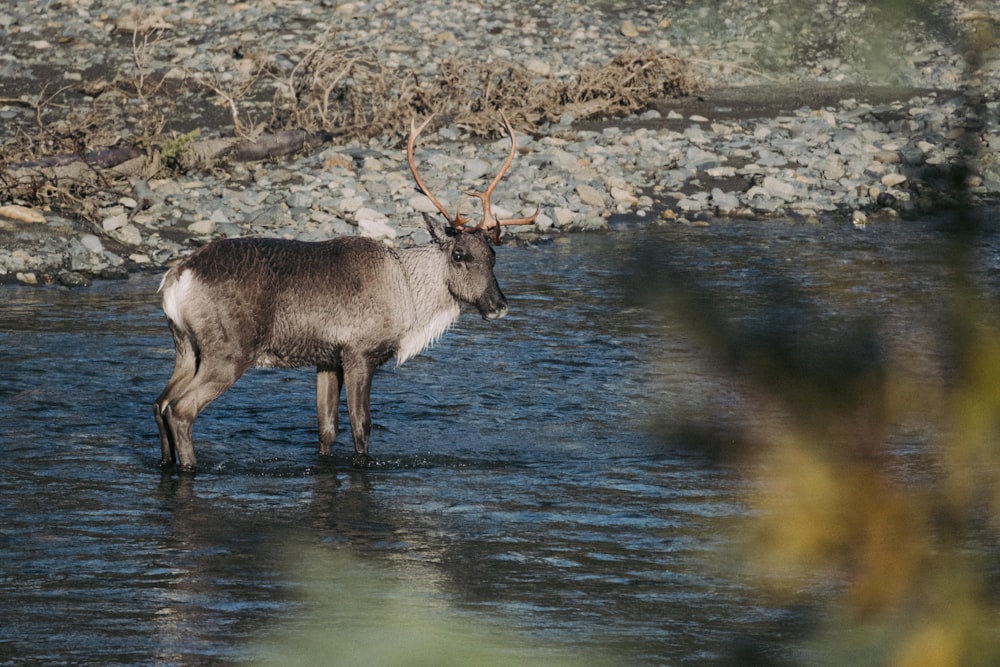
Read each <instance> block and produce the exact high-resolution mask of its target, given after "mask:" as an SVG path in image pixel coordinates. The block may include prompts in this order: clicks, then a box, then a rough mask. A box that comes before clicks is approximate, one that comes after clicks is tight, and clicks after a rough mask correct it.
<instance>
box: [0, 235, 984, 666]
mask: <svg viewBox="0 0 1000 667" xmlns="http://www.w3.org/2000/svg"><path fill="white" fill-rule="evenodd" d="M934 238H935V237H934V232H933V230H932V229H930V228H929V227H925V226H912V225H911V226H909V227H906V226H904V225H902V224H899V225H892V226H885V227H879V226H870V228H869V233H866V234H865V235H859V234H855V233H852V232H850V230H844V229H839V228H833V227H830V228H828V227H822V228H820V227H813V226H805V225H796V224H788V223H782V222H771V223H747V224H741V223H732V224H724V225H719V226H717V227H714V228H711V229H709V230H704V229H695V228H685V227H679V226H678V227H667V228H663V229H659V230H647V231H640V230H619V231H617V232H615V233H611V234H606V235H586V236H577V237H573V238H569V239H560V240H559V241H557V242H555V243H552V244H550V245H546V246H541V247H538V248H501V249H500V250H499V259H498V277H499V279H500V282H501V284H502V285H503V287H504V290H505V292H506V293H507V295H508V296H509V298H510V302H511V313H510V315H509V316H508V318H506V319H505V320H502V321H499V322H496V323H492V324H486V323H483V322H481V321H479V319H478V318H475V317H468V316H467V317H465V318H463V319H461V320H460V321H459V324H458V325H457V326H456V329H455V330H454V331H453V332H451V333H450V334H448V335H447V336H446V337H445V338H444V339H443V340H442V341H441V342H440V343H439V344H438V345H437V346H436V347H435V348H433V349H432V350H430V351H429V353H428V354H426V355H424V356H422V357H420V358H417V359H414V360H412V361H411V362H410V363H408V364H407V365H405V366H404V367H402V368H399V369H395V368H386V369H383V370H382V371H380V372H379V374H378V375H377V376H376V379H375V386H374V390H373V396H372V405H373V419H374V422H375V428H374V431H373V445H372V446H373V450H374V454H375V455H376V456H377V457H378V459H379V462H380V465H379V467H378V468H376V469H374V470H370V471H364V472H358V471H353V470H351V469H350V467H349V465H348V462H349V457H348V452H349V450H350V445H349V443H348V442H347V439H346V434H344V436H342V438H341V441H340V442H339V443H338V446H339V449H338V456H337V457H335V458H334V459H333V460H320V459H319V458H318V457H317V456H316V454H315V448H316V445H315V442H314V439H315V436H314V419H315V416H314V413H313V407H312V406H313V398H312V392H313V376H312V374H311V373H310V372H308V371H277V370H266V371H263V370H262V371H254V372H251V373H249V374H247V376H245V377H244V378H243V379H242V380H241V381H240V382H239V383H237V384H236V386H235V387H234V388H233V389H232V390H230V391H229V392H228V393H227V394H225V395H224V396H223V397H222V398H220V399H219V400H218V401H217V402H216V403H215V404H213V405H212V406H211V407H210V408H209V409H208V410H207V411H206V413H205V415H204V416H203V417H202V418H200V419H199V421H198V424H197V427H196V433H195V435H196V442H197V447H198V454H199V461H200V463H201V464H202V470H201V471H200V472H199V473H198V474H197V475H196V476H193V477H192V476H179V475H175V474H172V473H167V474H162V473H161V472H160V470H159V467H158V466H157V462H158V448H157V443H156V435H155V425H154V423H153V420H152V417H151V407H150V404H151V401H152V399H153V397H155V396H156V394H157V393H158V391H159V389H160V388H161V387H162V384H163V383H164V382H165V381H166V378H167V377H168V376H169V373H170V369H171V366H172V356H173V353H172V350H171V348H170V339H169V335H168V333H167V331H166V327H165V326H164V323H163V319H162V314H161V313H160V312H159V309H158V305H157V300H156V296H155V288H156V284H157V279H158V277H157V276H140V277H137V278H134V279H133V280H130V281H128V282H127V283H110V284H104V285H99V286H96V287H94V288H90V289H87V290H79V291H68V290H58V289H16V288H10V287H0V369H2V374H3V379H4V381H3V382H2V383H0V429H2V433H0V436H2V439H0V447H2V453H3V458H2V463H0V466H2V470H3V475H2V476H0V517H2V518H0V533H2V538H3V539H2V540H0V561H2V562H3V563H4V567H3V569H2V570H0V577H2V581H3V586H4V595H3V597H2V598H0V599H2V601H0V612H2V613H3V615H4V617H5V619H9V620H8V621H6V622H5V623H6V629H7V632H6V633H5V637H4V639H3V641H2V642H0V662H5V663H9V664H20V663H26V662H36V661H41V662H56V661H71V662H99V663H101V664H135V663H138V662H167V663H173V662H178V663H185V664H199V663H205V664H208V663H218V662H227V661H242V660H246V659H250V658H252V657H253V656H254V655H256V652H257V651H258V650H259V649H258V647H259V645H260V642H261V641H262V640H263V639H268V638H271V639H275V638H276V637H278V636H280V632H282V631H283V630H282V629H283V628H287V625H286V624H288V623H290V624H292V625H293V626H295V625H296V624H300V625H305V626H308V625H310V622H311V621H310V614H311V613H313V612H315V607H314V605H313V602H312V601H311V597H310V592H311V590H312V589H314V588H316V587H317V586H319V583H318V582H321V581H322V577H323V576H329V577H331V581H333V580H334V579H335V576H334V574H333V573H331V572H330V571H329V570H330V567H333V566H332V565H331V566H320V567H319V572H314V571H309V572H306V571H305V570H304V569H303V566H302V565H301V564H300V562H299V561H297V560H296V558H297V557H296V553H299V548H300V547H303V545H304V547H303V548H305V549H306V551H305V553H315V552H311V551H308V549H319V553H321V554H326V555H330V556H338V555H345V554H346V555H348V556H350V558H351V559H352V560H353V561H354V562H357V561H360V562H364V563H368V564H370V565H371V567H372V569H371V570H365V572H367V573H368V574H367V575H366V576H369V577H372V579H373V580H372V582H371V585H370V587H369V586H368V585H367V584H366V583H365V581H363V580H362V581H361V582H355V584H354V589H353V590H354V592H355V593H357V591H358V590H359V589H360V591H361V594H362V595H369V596H372V597H375V598H378V599H382V597H385V598H392V599H395V598H398V597H399V595H400V593H399V590H398V589H392V590H390V591H388V592H386V591H385V590H384V589H382V588H380V587H379V584H380V583H384V579H389V580H392V581H401V582H404V583H405V582H406V581H407V578H408V577H411V576H413V577H417V575H413V574H412V573H413V572H417V571H419V572H420V573H422V574H420V575H419V577H417V578H418V579H419V581H420V582H421V583H420V587H419V589H420V591H421V593H420V596H422V597H420V598H419V599H420V600H423V602H422V603H416V602H415V604H418V605H419V604H425V605H428V606H429V607H433V608H434V609H436V610H437V611H436V612H435V613H437V614H441V615H443V616H444V617H446V618H447V617H448V615H449V614H451V615H454V616H455V617H472V618H478V619H481V620H487V621H489V622H495V619H497V618H499V619H502V621H501V623H502V625H503V626H504V627H505V629H507V630H512V631H514V632H517V633H520V636H523V637H527V638H529V639H530V640H533V641H534V643H532V642H531V641H528V642H525V643H524V644H523V645H522V646H521V647H520V648H519V651H521V653H522V655H523V657H525V659H540V658H541V657H543V656H551V655H572V654H575V652H576V651H578V650H580V647H581V646H582V647H584V648H585V647H587V646H593V647H603V648H607V647H610V650H612V651H613V655H615V656H616V659H618V661H620V662H624V663H633V664H664V663H667V664H718V663H731V662H733V661H737V660H738V659H744V658H745V659H746V660H747V661H752V660H753V659H758V658H759V659H765V658H766V659H768V660H771V661H772V662H774V661H779V659H782V656H784V655H785V653H786V651H784V649H783V647H787V646H788V644H783V643H782V640H784V639H789V640H791V639H795V638H796V637H797V636H798V635H799V634H800V633H802V632H805V629H806V628H807V627H808V624H809V623H810V622H812V620H813V619H814V618H815V615H814V614H813V613H812V612H811V611H810V610H808V609H806V608H793V609H791V610H789V608H787V607H782V606H770V605H769V604H768V603H767V602H765V601H762V600H759V599H757V597H756V593H755V590H754V588H753V587H752V586H751V585H750V583H748V581H747V579H746V578H745V577H744V576H743V575H742V574H741V573H739V572H735V571H733V570H732V563H733V561H732V560H731V558H730V556H731V555H732V548H733V545H732V543H731V539H730V536H731V535H732V534H733V531H732V530H730V529H732V528H733V527H734V526H735V527H736V532H737V534H738V532H739V527H740V526H741V525H743V523H744V522H745V521H746V515H747V512H748V506H747V503H746V502H745V497H744V495H745V488H744V487H743V481H742V479H743V475H742V472H743V471H742V470H741V469H740V468H739V466H734V465H720V464H719V463H718V461H717V460H715V459H713V457H712V455H711V454H712V452H710V451H708V452H706V450H705V448H703V447H702V446H701V445H703V444H705V443H706V442H709V443H710V444H711V445H712V446H713V447H717V448H724V447H726V446H728V445H730V444H731V443H732V442H734V439H733V438H732V437H731V436H730V435H727V433H734V432H736V431H738V430H739V429H741V428H742V427H743V426H745V424H744V421H745V420H747V419H750V420H754V421H755V422H757V423H763V424H766V423H768V422H769V421H775V422H777V421H780V420H781V419H782V418H783V417H784V415H783V414H782V413H781V412H780V411H775V410H774V409H773V407H771V406H768V407H767V409H766V410H763V411H759V410H757V402H756V397H755V396H754V395H753V393H752V392H746V391H744V389H745V387H741V386H740V385H739V384H738V383H734V382H733V380H732V378H731V376H730V375H729V373H728V369H727V368H726V367H725V365H724V364H718V363H716V362H713V361H711V360H710V359H709V358H708V357H707V355H706V354H705V349H706V348H707V346H708V344H709V342H710V341H709V340H707V339H706V338H704V336H706V335H707V334H705V333H704V332H699V330H698V329H697V328H695V329H692V328H689V327H687V326H684V325H682V324H681V323H680V322H677V321H673V320H672V319H671V318H670V317H669V316H668V315H666V314H665V313H667V312H668V311H666V310H664V309H661V308H660V307H659V306H658V305H656V304H655V303H654V305H652V306H650V305H649V302H648V301H647V300H644V299H639V298H635V296H636V293H637V290H636V284H635V280H634V275H635V274H634V271H635V265H634V264H633V263H631V262H630V261H624V260H627V259H628V258H629V257H632V256H633V255H634V253H635V252H636V249H641V251H642V253H643V257H644V261H645V262H646V265H647V266H654V267H656V266H665V265H667V264H668V263H669V265H670V266H671V267H673V269H672V271H673V272H672V273H671V274H670V275H667V274H660V275H655V274H654V276H653V277H651V278H648V279H647V281H646V283H645V285H644V287H645V288H647V289H646V290H645V291H646V292H647V294H646V296H648V295H649V292H650V291H651V290H652V292H654V293H658V294H660V295H662V296H663V297H664V298H666V297H669V296H671V295H676V294H678V293H681V292H683V291H684V290H685V289H686V288H688V287H694V286H696V287H697V288H698V289H699V290H701V291H703V292H704V293H707V294H708V295H709V296H710V297H711V298H712V299H713V301H714V302H716V303H721V304H722V305H723V307H724V308H725V309H726V311H727V312H728V314H729V315H730V316H731V318H730V321H731V322H735V323H736V325H737V326H746V327H747V329H748V330H753V329H754V327H761V326H762V325H764V324H766V325H768V326H770V325H773V324H774V322H775V320H774V319H773V318H774V317H775V315H774V313H773V312H772V311H771V310H769V309H766V308H764V306H765V305H767V304H769V303H770V302H771V301H772V295H773V292H769V291H768V289H766V288H765V287H766V283H767V281H768V280H770V279H772V278H773V277H774V276H776V275H777V276H779V277H781V278H782V280H784V281H787V282H789V283H791V284H793V285H794V286H795V288H796V294H797V295H798V296H797V297H796V298H798V299H800V301H801V302H803V303H809V304H810V308H815V309H817V310H816V312H815V317H814V319H811V320H808V323H809V327H811V328H812V331H813V333H817V332H818V333H820V334H823V335H825V334H826V333H828V332H829V333H831V335H833V334H835V333H837V332H848V333H849V332H850V331H851V328H852V327H854V326H855V324H856V323H857V322H859V321H864V318H865V317H867V316H869V315H870V314H871V313H872V312H876V313H878V314H879V315H880V317H879V319H878V323H879V326H878V330H877V336H878V341H879V345H884V346H885V347H886V349H887V350H889V351H890V352H891V354H893V355H896V356H900V357H901V358H906V359H908V360H910V363H911V364H912V371H913V373H914V374H917V375H920V374H924V375H925V376H926V375H927V374H930V375H934V376H938V375H940V373H941V372H942V366H943V363H942V359H943V358H944V357H943V355H942V351H941V349H940V345H939V344H938V343H939V339H938V338H937V336H936V334H935V331H936V329H935V327H936V324H937V319H938V318H939V317H940V312H941V308H942V301H943V300H944V299H945V298H946V296H945V295H946V294H947V292H946V291H945V289H944V287H943V286H942V285H943V284H944V283H945V282H946V276H945V275H944V269H943V268H942V267H941V265H940V264H939V263H935V261H934V256H933V253H928V252H926V251H925V248H927V247H928V244H929V243H932V242H933V241H934ZM979 250H980V251H981V254H982V258H983V260H984V261H983V266H984V267H985V270H986V272H987V273H986V277H985V279H986V280H995V279H996V275H997V273H998V271H997V263H998V261H997V257H1000V251H998V246H997V244H996V243H995V242H994V241H993V240H986V241H984V242H983V245H982V246H981V247H980V249H979ZM657 257H660V258H662V260H663V261H658V260H657ZM667 258H669V262H667V261H666V259H667ZM678 267H680V269H681V270H678ZM916 269H919V270H916ZM647 275H648V274H647ZM795 312H796V311H792V310H786V311H784V313H785V315H781V316H782V317H784V316H788V315H789V314H791V316H793V317H794V316H795ZM804 323H805V321H796V320H792V321H790V324H792V325H795V326H797V327H798V329H795V330H796V331H801V330H802V325H803V324H804ZM899 350H903V351H904V352H905V354H904V355H898V354H897V352H898V351H899ZM762 405H763V404H762ZM705 415H709V417H710V418H709V419H708V420H707V421H708V422H709V423H710V425H713V428H714V430H710V431H708V432H705V431H699V432H695V431H694V430H691V429H687V430H685V428H679V427H677V425H678V424H681V425H683V424H686V423H687V424H690V423H694V422H695V421H698V422H699V423H702V424H703V423H704V422H705V421H706V420H705V419H704V416H705ZM696 417H698V419H697V420H696V419H695V418H696ZM658 423H659V424H670V425H671V427H670V428H664V429H656V428H651V425H655V424H658ZM897 433H898V435H896V436H894V437H895V438H896V439H895V440H894V441H893V446H894V448H895V449H894V451H893V455H894V456H896V457H897V460H898V463H897V465H898V466H899V467H900V469H901V470H903V471H904V472H905V475H906V478H907V479H909V480H911V482H912V483H913V484H919V483H920V480H921V479H923V478H926V476H927V475H929V474H933V472H932V471H931V469H930V468H929V466H930V465H931V464H930V463H928V462H927V461H928V460H927V459H926V458H924V459H923V461H924V463H925V464H926V465H925V464H921V463H919V461H920V456H921V443H922V442H925V441H926V440H927V439H928V433H927V430H926V425H923V424H913V425H910V427H909V429H902V430H900V431H898V432H897ZM709 449H711V448H709ZM331 563H341V564H342V563H343V561H339V560H336V558H334V559H333V560H332V561H331ZM324 572H326V574H325V575H324V574H323V573H324ZM372 572H377V573H382V574H384V577H382V576H375V575H372V574H371V573H372ZM428 573H430V574H428ZM376 579H377V580H378V581H376ZM380 596H381V597H380ZM428 596H429V597H428ZM414 599H415V600H416V599H417V598H416V597H415V598H414ZM337 613H340V614H342V615H343V614H349V613H350V607H349V606H347V607H345V608H343V609H339V610H338V611H337ZM763 637H767V640H766V641H763V640H762V639H761V638H763ZM762 656H763V657H762ZM785 657H787V656H785Z"/></svg>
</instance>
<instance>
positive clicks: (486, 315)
mask: <svg viewBox="0 0 1000 667" xmlns="http://www.w3.org/2000/svg"><path fill="white" fill-rule="evenodd" d="M480 312H481V313H482V315H483V319H484V320H486V321H487V322H492V321H493V320H499V319H500V318H501V317H503V316H504V315H506V314H507V302H506V301H501V302H500V303H499V305H498V306H497V307H496V308H495V309H493V310H482V311H480Z"/></svg>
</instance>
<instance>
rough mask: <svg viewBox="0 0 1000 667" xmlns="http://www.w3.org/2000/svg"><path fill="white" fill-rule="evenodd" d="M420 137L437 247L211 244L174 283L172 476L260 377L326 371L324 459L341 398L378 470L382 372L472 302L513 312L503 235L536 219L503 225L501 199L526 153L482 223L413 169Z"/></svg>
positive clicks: (164, 285)
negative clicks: (205, 418)
mask: <svg viewBox="0 0 1000 667" xmlns="http://www.w3.org/2000/svg"><path fill="white" fill-rule="evenodd" d="M432 118H433V116H432V117H430V118H427V119H426V120H425V121H424V122H423V123H422V124H421V125H420V127H416V123H415V122H413V121H411V122H410V133H409V138H408V141H407V144H406V158H407V162H408V164H409V167H410V170H411V172H412V174H413V178H414V180H415V181H416V186H417V188H418V189H419V190H420V191H421V192H422V193H423V194H424V195H426V196H427V198H428V199H429V200H430V201H431V202H432V203H433V205H434V207H435V208H436V209H437V210H438V211H439V212H440V213H441V216H442V217H443V218H444V223H440V222H439V221H437V220H436V219H435V218H433V217H431V216H428V215H425V216H424V218H425V223H426V224H427V226H428V229H429V231H430V233H431V241H430V242H428V243H425V244H422V245H416V246H413V247H410V248H403V249H396V248H392V247H389V246H388V245H386V244H384V243H381V242H378V241H375V240H372V239H369V238H364V237H357V236H351V237H341V238H335V239H330V240H326V241H318V242H306V241H291V240H283V239H274V238H231V239H220V240H216V241H213V242H211V243H209V244H207V245H205V246H203V247H202V248H200V249H199V250H197V251H196V252H194V253H193V254H191V255H190V256H188V257H187V258H185V259H184V260H183V261H181V262H180V263H179V264H177V265H176V266H173V267H172V268H171V269H170V270H168V271H167V273H166V275H165V276H164V277H163V280H162V282H161V284H160V289H159V291H160V292H162V295H163V312H164V313H165V314H166V316H167V323H168V325H169V328H170V332H171V335H172V336H173V340H174V348H175V352H176V356H175V361H174V369H173V373H172V375H171V376H170V379H169V381H168V382H167V386H166V388H165V389H164V390H163V392H162V393H161V394H160V395H159V397H158V398H157V399H156V401H155V403H154V405H153V411H154V414H155V416H156V425H157V429H158V431H159V437H160V451H161V459H160V461H161V465H163V466H172V465H178V466H179V467H180V469H181V470H189V471H190V470H194V469H195V465H196V459H195V453H194V442H193V437H192V427H193V425H194V421H195V419H196V418H197V417H198V415H199V414H200V413H201V412H202V411H203V410H204V409H205V408H206V407H207V406H208V405H209V404H210V403H211V402H212V401H214V400H215V399H216V398H218V397H219V396H221V395H222V394H223V393H224V392H225V391H226V390H227V389H229V388H230V387H231V386H232V385H233V383H234V382H236V380H238V379H239V378H240V376H242V375H243V374H244V373H245V372H246V371H247V370H248V369H249V368H251V367H252V366H259V367H280V368H297V367H304V366H315V367H316V412H317V415H318V421H319V453H320V455H325V456H329V455H331V454H332V453H333V446H334V440H335V439H336V437H337V430H338V425H337V412H338V408H339V404H340V395H341V390H342V388H343V389H344V390H345V392H346V395H347V410H348V414H349V417H350V424H351V434H352V437H353V442H354V453H353V457H352V463H353V465H355V466H362V467H363V466H367V465H370V464H371V463H372V462H373V459H372V458H371V456H370V455H369V454H368V442H369V437H370V434H371V425H372V423H371V408H370V400H371V399H370V393H371V386H372V375H373V373H374V371H375V369H376V368H378V367H379V366H381V365H382V364H384V363H385V362H387V361H388V360H390V359H392V358H393V357H395V359H396V361H397V362H398V363H399V364H402V363H403V362H405V361H406V360H407V359H410V358H411V357H413V356H415V355H417V354H419V353H420V352H421V351H422V350H424V349H425V348H427V347H428V346H429V345H431V344H432V343H434V342H435V341H436V340H437V339H438V338H439V337H440V336H441V335H442V334H443V333H444V332H445V331H446V330H447V329H448V328H449V327H450V326H451V325H452V323H453V322H454V321H455V319H456V318H457V317H458V315H459V312H460V310H461V306H462V305H463V304H468V305H471V306H474V307H475V308H476V310H478V311H479V313H480V315H482V317H483V318H484V319H486V320H496V319H498V318H501V317H503V316H504V315H505V314H506V313H507V299H506V298H505V297H504V294H503V292H502V291H501V290H500V286H499V284H498V283H497V279H496V276H495V275H494V273H493V269H494V265H495V262H496V255H495V252H494V250H493V248H492V247H491V245H490V243H491V242H492V243H499V242H500V235H501V229H502V228H503V227H505V226H508V225H527V224H531V223H533V222H534V221H535V219H536V218H537V216H538V213H539V211H538V209H536V210H535V212H534V213H533V214H532V215H530V216H528V217H525V218H517V219H504V220H501V219H498V218H497V217H496V215H494V213H493V211H492V208H491V204H490V198H491V197H492V195H493V191H494V190H495V189H496V187H497V184H498V183H499V182H500V180H501V179H502V178H503V176H504V174H505V173H506V172H507V170H508V169H509V168H510V165H511V163H512V162H513V160H514V156H515V155H516V153H517V138H516V136H515V133H514V129H513V128H512V127H511V125H510V122H509V121H508V120H507V118H506V117H505V116H503V115H502V114H501V118H502V122H503V126H504V129H505V130H506V132H507V134H508V136H509V137H510V144H511V146H510V153H509V155H508V156H507V159H506V160H505V162H504V163H503V166H502V167H501V168H500V170H499V173H497V175H496V177H495V178H494V179H493V180H492V181H491V182H490V184H489V185H488V186H487V187H486V189H485V190H484V191H483V192H475V191H468V192H466V194H468V195H471V196H473V197H476V198H478V199H479V200H480V202H481V204H482V211H483V215H482V220H481V221H480V222H479V223H478V224H476V225H471V224H470V222H471V220H470V219H469V218H467V217H465V216H463V215H462V214H460V213H459V212H458V210H457V207H456V211H455V214H454V215H451V214H450V213H449V212H448V209H447V208H446V207H445V206H444V205H443V204H442V203H441V202H440V200H438V199H437V198H436V197H435V196H434V195H433V194H431V192H430V190H429V189H428V188H427V186H426V185H425V184H424V181H423V179H422V178H421V177H420V173H419V171H418V170H417V165H416V161H415V160H414V146H415V143H416V140H417V137H418V136H419V135H420V133H421V132H422V131H423V130H424V128H426V127H427V124H428V123H429V122H430V121H431V119H432Z"/></svg>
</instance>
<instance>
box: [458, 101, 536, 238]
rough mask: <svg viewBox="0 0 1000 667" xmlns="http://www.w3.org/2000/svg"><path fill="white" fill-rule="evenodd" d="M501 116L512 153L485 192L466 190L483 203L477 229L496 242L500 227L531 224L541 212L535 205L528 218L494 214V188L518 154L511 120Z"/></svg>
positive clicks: (466, 192)
mask: <svg viewBox="0 0 1000 667" xmlns="http://www.w3.org/2000/svg"><path fill="white" fill-rule="evenodd" d="M500 118H502V119H503V126H504V129H506V130H507V134H508V135H509V136H510V154H509V155H508V156H507V159H506V160H505V161H504V163H503V166H502V167H501V168H500V172H499V173H498V174H497V175H496V177H495V178H494V179H493V180H492V181H491V182H490V184H489V186H488V187H487V188H486V190H484V191H483V192H474V191H465V194H467V195H471V196H473V197H476V198H477V199H479V201H481V202H482V203H483V221H482V222H480V223H479V224H478V225H476V229H481V230H483V232H484V233H486V234H488V235H489V236H490V238H491V239H492V240H493V242H494V243H499V242H500V228H501V227H502V226H504V225H530V224H531V223H533V222H534V221H535V218H537V217H538V214H539V213H540V212H541V209H539V208H538V207H537V206H536V207H535V212H534V213H532V214H531V215H529V216H528V217H527V218H511V219H509V220H499V219H497V217H496V216H495V215H493V210H492V209H491V208H490V197H492V196H493V190H495V189H496V187H497V184H498V183H499V182H500V179H502V178H503V176H504V174H506V173H507V170H508V169H510V165H511V163H512V162H514V156H515V155H516V154H517V137H516V136H515V134H514V128H513V127H511V125H510V121H508V120H507V116H506V115H504V113H503V112H502V111H501V112H500Z"/></svg>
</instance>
